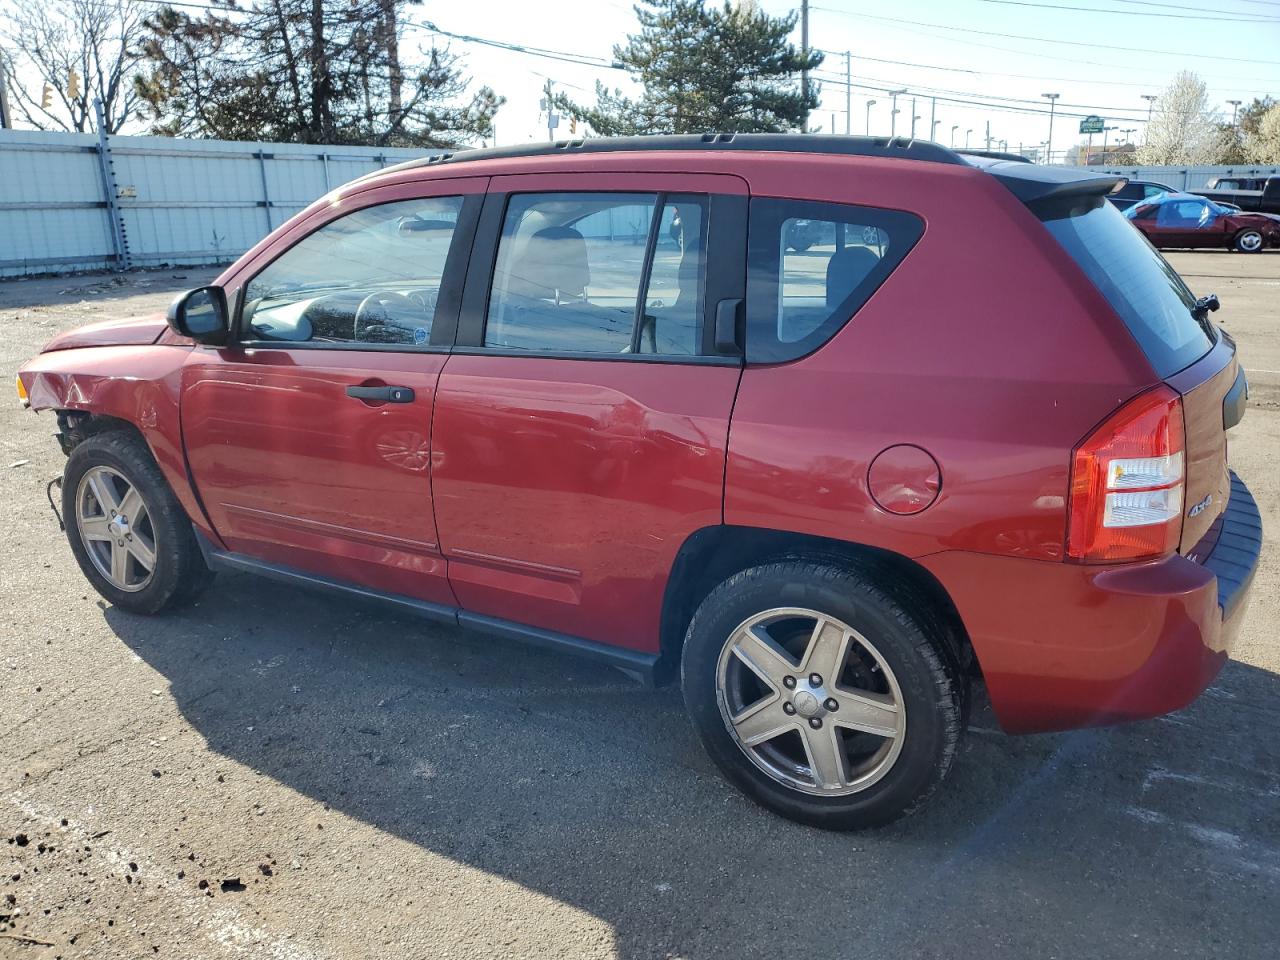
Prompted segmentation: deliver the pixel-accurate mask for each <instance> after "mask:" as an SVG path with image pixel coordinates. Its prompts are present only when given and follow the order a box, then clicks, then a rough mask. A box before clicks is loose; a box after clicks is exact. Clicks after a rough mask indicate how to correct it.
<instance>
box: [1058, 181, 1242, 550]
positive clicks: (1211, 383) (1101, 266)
mask: <svg viewBox="0 0 1280 960" xmlns="http://www.w3.org/2000/svg"><path fill="white" fill-rule="evenodd" d="M1037 212H1038V213H1039V214H1040V217H1041V221H1042V222H1043V223H1044V225H1045V226H1046V227H1047V228H1048V230H1049V232H1050V233H1051V234H1053V236H1054V237H1055V238H1056V239H1057V240H1058V242H1059V243H1060V244H1061V245H1062V247H1063V249H1065V250H1066V251H1067V253H1069V254H1070V255H1071V257H1072V258H1073V259H1074V260H1075V261H1076V263H1078V264H1079V265H1080V267H1081V268H1082V269H1083V270H1084V272H1085V274H1087V275H1088V277H1089V279H1090V280H1092V281H1093V283H1094V285H1095V286H1097V288H1098V290H1099V291H1100V292H1101V293H1102V295H1103V296H1104V297H1106V299H1107V301H1108V302H1109V303H1110V304H1111V306H1112V307H1113V308H1114V309H1115V311H1116V313H1117V314H1118V315H1119V317H1120V319H1121V320H1123V321H1124V323H1125V325H1126V326H1127V327H1128V328H1129V332H1130V333H1131V334H1132V335H1133V337H1134V339H1135V340H1136V341H1137V342H1138V345H1139V346H1140V347H1141V348H1142V350H1143V352H1144V353H1145V354H1146V356H1147V359H1148V360H1149V361H1150V362H1151V366H1152V367H1153V368H1154V370H1155V372H1156V374H1157V375H1158V376H1160V377H1161V378H1163V379H1164V381H1165V382H1166V383H1167V384H1168V385H1169V386H1170V387H1172V388H1173V389H1174V390H1176V391H1177V392H1178V393H1179V394H1180V395H1181V396H1182V406H1183V418H1184V420H1185V423H1186V451H1185V456H1186V485H1185V488H1184V502H1183V504H1182V511H1183V521H1182V539H1181V541H1180V545H1179V550H1180V552H1181V553H1183V554H1189V553H1192V552H1193V550H1194V548H1195V547H1196V546H1197V545H1199V544H1200V542H1201V540H1202V539H1203V538H1204V537H1205V535H1206V534H1207V533H1209V531H1210V528H1211V527H1213V523H1214V521H1215V520H1216V519H1217V518H1218V517H1219V516H1220V515H1221V513H1222V511H1223V509H1224V508H1225V507H1226V504H1227V498H1228V495H1229V493H1230V490H1231V483H1230V475H1229V473H1228V469H1227V439H1226V431H1227V429H1228V428H1229V427H1231V426H1234V424H1235V423H1236V422H1237V421H1238V420H1239V419H1240V416H1241V414H1242V413H1243V411H1244V391H1245V387H1244V376H1243V372H1242V371H1241V370H1240V368H1239V363H1238V361H1237V359H1236V350H1235V344H1234V343H1233V342H1232V341H1231V339H1230V338H1229V337H1227V336H1226V335H1225V334H1223V333H1222V332H1221V331H1220V330H1218V329H1217V327H1215V326H1214V325H1213V324H1212V323H1211V322H1210V321H1209V320H1208V319H1207V315H1206V314H1203V313H1201V314H1198V313H1197V310H1196V298H1195V296H1194V295H1193V294H1192V293H1191V291H1190V290H1189V289H1188V288H1187V285H1186V284H1185V283H1184V282H1183V280H1182V278H1181V277H1179V276H1178V273H1177V271H1175V270H1174V269H1173V267H1172V266H1170V265H1169V263H1168V261H1166V260H1165V259H1164V257H1162V256H1161V255H1160V254H1159V252H1157V251H1156V249H1155V248H1154V247H1152V246H1151V244H1150V243H1148V242H1147V240H1146V238H1145V237H1143V236H1142V234H1140V233H1139V232H1138V231H1137V230H1136V229H1134V227H1133V225H1132V224H1130V223H1129V221H1127V220H1126V219H1125V218H1124V215H1123V214H1121V213H1120V211H1119V210H1117V209H1116V208H1115V207H1113V206H1112V205H1111V204H1109V203H1105V202H1103V200H1102V198H1101V197H1100V196H1099V197H1096V198H1095V199H1092V200H1089V201H1085V202H1080V201H1077V202H1075V203H1072V204H1067V205H1051V206H1048V207H1046V208H1044V209H1042V210H1040V211H1037ZM1209 546H1210V547H1211V546H1212V545H1211V544H1210V545H1209ZM1204 552H1207V551H1195V556H1196V557H1197V558H1198V559H1202V558H1203V553H1204Z"/></svg>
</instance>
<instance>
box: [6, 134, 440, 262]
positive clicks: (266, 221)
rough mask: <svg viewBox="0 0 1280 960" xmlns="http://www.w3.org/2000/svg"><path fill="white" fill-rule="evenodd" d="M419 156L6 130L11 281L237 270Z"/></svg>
mask: <svg viewBox="0 0 1280 960" xmlns="http://www.w3.org/2000/svg"><path fill="white" fill-rule="evenodd" d="M425 153H426V151H423V150H418V149H391V148H388V149H381V148H377V147H346V146H342V147H334V146H317V145H309V144H295V143H234V142H229V141H223V140H176V139H171V138H169V137H105V138H102V139H101V140H100V139H99V137H97V136H96V135H94V134H67V133H42V132H33V131H26V130H0V277H13V276H23V275H26V274H33V273H61V272H67V271H73V270H95V269H101V268H104V267H113V268H124V269H127V268H129V267H145V266H158V265H161V264H170V263H172V264H179V263H181V264H197V263H223V262H228V261H231V260H234V259H235V258H236V257H237V256H239V255H240V254H241V253H243V252H244V251H245V250H247V249H249V248H250V247H251V246H253V245H254V244H255V243H256V242H257V241H258V240H259V239H261V238H262V237H263V236H264V235H265V234H266V233H268V232H269V231H270V230H271V229H273V228H274V227H277V226H279V225H280V224H281V223H283V222H284V221H285V220H286V219H288V218H289V217H290V216H292V215H293V214H294V213H296V212H297V211H298V210H301V209H302V208H303V207H305V206H306V205H307V204H309V203H310V202H311V201H312V200H314V199H315V198H316V197H319V196H321V195H322V194H324V193H326V192H327V191H328V190H329V189H331V188H332V187H336V186H338V185H339V184H342V183H345V182H346V181H348V180H352V179H354V178H355V177H358V176H360V175H361V174H365V173H368V172H370V171H371V170H376V169H378V168H380V167H384V166H387V165H389V164H393V163H399V162H400V161H402V160H408V159H412V158H415V157H421V156H424V155H425Z"/></svg>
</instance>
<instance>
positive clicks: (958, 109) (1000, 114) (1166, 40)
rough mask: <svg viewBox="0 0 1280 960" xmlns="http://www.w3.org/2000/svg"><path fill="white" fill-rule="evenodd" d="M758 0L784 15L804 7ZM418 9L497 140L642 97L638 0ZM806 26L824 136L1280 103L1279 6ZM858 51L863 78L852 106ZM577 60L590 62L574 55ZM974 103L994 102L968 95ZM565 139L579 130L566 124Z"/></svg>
mask: <svg viewBox="0 0 1280 960" xmlns="http://www.w3.org/2000/svg"><path fill="white" fill-rule="evenodd" d="M23 2H38V0H0V8H3V7H5V6H8V5H12V4H14V3H23ZM758 2H759V6H761V7H762V8H763V9H764V10H766V11H767V12H769V13H771V14H783V13H786V12H788V11H789V10H791V9H795V8H798V2H797V3H790V2H787V0H758ZM408 19H409V21H410V22H411V23H413V24H416V26H412V27H410V28H409V29H407V30H406V35H405V41H404V43H405V45H407V46H409V47H411V48H412V47H414V46H420V47H425V48H430V46H431V45H432V44H433V43H435V44H447V45H448V46H449V47H450V49H451V50H452V51H453V52H454V53H457V54H459V55H461V57H462V60H463V64H464V66H465V69H466V71H467V72H468V73H469V74H470V75H471V76H472V77H473V78H474V79H473V83H474V84H476V85H479V84H481V83H483V84H488V85H489V86H491V87H493V88H494V89H495V90H496V91H497V92H498V93H499V94H500V95H502V96H504V97H506V99H507V102H506V104H505V105H504V106H503V107H502V109H501V110H500V111H499V112H498V115H497V118H496V121H495V126H496V134H497V136H496V140H497V142H498V143H499V144H510V143H523V142H528V141H532V140H546V139H547V126H546V114H545V113H543V112H542V111H541V110H540V108H539V101H540V99H541V97H542V92H541V91H542V86H543V85H544V84H545V83H546V81H547V80H548V79H549V80H551V81H552V83H553V84H554V87H555V89H556V90H557V91H558V92H563V93H567V94H568V95H569V96H571V97H573V98H575V99H579V100H581V101H586V102H593V101H594V88H595V83H596V81H597V80H601V81H603V82H604V83H606V84H607V85H608V86H610V87H615V86H617V87H621V88H622V89H623V90H624V91H628V92H635V87H634V85H633V84H632V83H631V81H630V79H629V77H628V76H627V74H626V73H625V72H623V71H621V70H615V69H610V68H609V67H608V66H607V64H608V63H609V62H610V60H611V56H612V48H613V45H614V44H615V43H621V42H625V38H626V35H627V33H628V32H629V31H634V30H635V29H637V24H636V19H635V15H634V13H633V10H632V5H631V3H629V2H627V0H563V2H557V3H531V2H528V0H471V2H469V3H449V4H443V3H437V2H433V0H426V2H424V3H422V4H420V5H418V6H414V7H410V8H409V14H408ZM425 24H433V25H434V26H435V27H436V28H437V32H433V31H432V30H430V29H428V28H427V27H426V26H424V25H425ZM447 34H453V35H455V36H454V37H452V38H451V37H449V36H447ZM809 36H810V44H811V46H813V47H815V48H818V49H820V50H823V51H827V52H828V53H827V58H826V62H825V63H824V64H823V66H822V67H821V68H820V69H819V70H818V71H817V73H816V74H815V78H814V79H815V80H816V81H817V82H818V83H819V85H820V90H821V99H822V102H821V106H820V107H819V109H818V110H816V111H815V112H814V113H813V114H812V115H811V118H810V123H811V126H813V127H817V128H819V130H820V131H821V132H833V131H834V132H836V133H844V132H845V131H846V130H848V131H850V132H852V133H865V132H868V130H869V132H870V133H872V134H879V135H884V134H888V133H889V132H890V129H891V120H890V111H891V106H890V101H891V97H890V96H888V93H887V92H888V91H890V90H893V89H902V88H906V89H907V90H908V93H907V94H905V95H900V96H899V97H898V101H897V106H898V109H899V111H900V112H899V113H898V115H897V118H896V128H895V132H896V133H898V134H899V135H909V134H910V133H911V132H912V117H913V116H915V117H917V118H918V119H917V120H916V121H915V134H916V135H917V136H920V137H926V138H927V137H929V136H930V130H931V123H932V121H934V120H936V121H937V124H936V133H935V134H934V137H933V138H934V139H937V140H938V141H940V142H942V143H951V142H953V140H952V138H953V137H954V138H955V139H954V142H955V144H956V145H958V146H963V145H964V144H965V142H966V140H967V141H968V143H969V144H970V145H971V146H974V147H978V146H985V145H986V142H987V141H986V135H987V124H988V123H989V124H990V133H991V137H992V141H993V146H995V147H997V148H999V147H1000V146H1002V145H1007V147H1008V149H1010V150H1017V149H1018V148H1019V146H1022V147H1023V148H1027V149H1030V148H1032V147H1035V146H1036V145H1039V144H1043V143H1044V142H1045V141H1046V140H1047V138H1048V136H1049V125H1050V124H1049V120H1050V118H1049V101H1048V100H1046V99H1044V98H1043V97H1042V96H1041V95H1042V94H1044V93H1057V94H1059V95H1060V96H1059V98H1058V100H1057V101H1056V105H1055V113H1056V116H1055V119H1054V125H1053V126H1054V129H1053V146H1054V150H1055V153H1061V152H1062V151H1064V150H1065V149H1066V148H1067V147H1068V146H1070V145H1072V144H1074V143H1078V142H1080V140H1081V139H1082V138H1081V137H1080V135H1079V134H1078V132H1077V131H1078V125H1079V118H1080V115H1084V114H1096V115H1099V116H1101V117H1103V118H1104V120H1105V122H1106V125H1107V126H1108V127H1113V128H1114V130H1113V131H1111V132H1109V133H1108V134H1107V136H1108V139H1109V142H1111V143H1116V142H1123V141H1124V140H1126V139H1133V140H1134V141H1135V142H1140V140H1141V136H1142V126H1143V121H1144V120H1145V118H1146V116H1147V108H1148V104H1147V101H1145V100H1143V99H1142V95H1143V94H1153V95H1158V94H1159V93H1160V92H1161V91H1162V90H1163V89H1164V88H1165V87H1166V86H1167V85H1168V84H1169V82H1170V81H1171V80H1172V78H1173V76H1174V74H1175V73H1177V72H1178V71H1179V70H1184V69H1189V70H1193V71H1195V72H1196V73H1198V74H1199V75H1200V76H1201V78H1203V79H1204V80H1205V81H1206V82H1207V84H1208V87H1209V94H1210V98H1211V100H1212V101H1213V102H1214V103H1215V104H1216V105H1217V106H1218V107H1219V108H1220V109H1221V110H1222V112H1223V116H1224V118H1225V119H1230V116H1231V111H1232V108H1231V106H1230V105H1229V104H1228V101H1229V100H1242V101H1244V102H1245V103H1248V102H1249V101H1250V100H1252V99H1253V98H1254V97H1255V96H1261V95H1263V94H1267V93H1270V94H1272V95H1275V96H1278V97H1280V0H899V2H897V3H895V4H886V3H884V2H883V0H815V2H814V3H813V5H812V6H811V8H810V22H809ZM459 37H469V38H473V39H459ZM481 40H484V41H496V42H498V43H500V44H509V45H510V44H514V45H520V46H524V47H525V48H535V47H536V48H541V51H542V53H543V55H535V54H533V53H521V52H517V51H513V50H510V49H499V48H497V47H494V46H492V45H488V44H485V43H482V42H479V41H481ZM794 40H795V42H796V43H797V44H798V43H799V42H800V30H799V27H797V28H796V31H795V34H794ZM845 51H849V53H850V55H851V56H850V64H849V65H850V76H851V77H852V81H853V84H854V87H853V88H852V92H851V96H850V97H849V99H848V100H846V87H845V85H844V77H845V56H844V53H845ZM548 53H549V54H550V55H546V54H548ZM560 54H565V55H567V56H560ZM577 60H587V61H590V63H588V64H583V63H580V62H570V61H577ZM935 97H936V98H937V99H936V102H935V100H934V98H935ZM913 98H914V109H913V104H912V99H913ZM873 100H874V101H875V103H874V104H871V105H870V106H868V105H869V103H870V101H873ZM966 100H968V101H973V100H985V101H986V102H985V104H973V103H964V102H957V101H966ZM846 104H848V107H849V108H850V109H848V110H847V109H846ZM556 136H557V137H558V138H563V137H568V136H570V133H569V128H568V121H567V119H565V120H563V121H562V125H561V126H560V128H559V129H558V130H557V131H556ZM1101 143H1102V136H1101V135H1099V136H1097V137H1095V145H1101Z"/></svg>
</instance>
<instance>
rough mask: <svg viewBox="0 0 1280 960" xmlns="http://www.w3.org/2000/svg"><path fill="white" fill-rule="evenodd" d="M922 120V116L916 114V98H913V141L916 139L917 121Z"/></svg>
mask: <svg viewBox="0 0 1280 960" xmlns="http://www.w3.org/2000/svg"><path fill="white" fill-rule="evenodd" d="M919 119H920V114H918V113H916V98H915V97H912V98H911V139H912V140H914V139H915V138H916V121H917V120H919Z"/></svg>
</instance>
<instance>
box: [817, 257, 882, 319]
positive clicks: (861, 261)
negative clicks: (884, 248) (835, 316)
mask: <svg viewBox="0 0 1280 960" xmlns="http://www.w3.org/2000/svg"><path fill="white" fill-rule="evenodd" d="M879 262H880V258H879V257H878V256H876V255H875V254H874V253H873V252H872V251H871V250H868V249H867V248H866V247H845V248H844V249H843V250H837V251H836V253H835V255H834V256H833V257H832V258H831V259H830V260H828V261H827V309H829V310H834V309H835V308H836V307H838V306H840V304H842V303H843V302H844V301H845V299H846V298H847V297H848V296H849V294H851V293H853V291H854V289H855V288H856V287H857V286H858V284H860V283H861V282H862V281H863V280H865V279H866V277H867V274H869V273H870V272H871V271H872V270H874V269H875V266H876V264H877V263H879Z"/></svg>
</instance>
